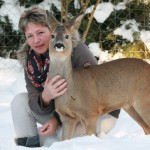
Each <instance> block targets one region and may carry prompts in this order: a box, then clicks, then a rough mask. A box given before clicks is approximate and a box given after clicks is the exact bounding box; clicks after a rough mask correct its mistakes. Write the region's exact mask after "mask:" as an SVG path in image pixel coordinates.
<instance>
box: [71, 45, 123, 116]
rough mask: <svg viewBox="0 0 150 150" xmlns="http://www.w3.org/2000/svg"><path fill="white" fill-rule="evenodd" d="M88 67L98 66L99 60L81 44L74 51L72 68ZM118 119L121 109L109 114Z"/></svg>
mask: <svg viewBox="0 0 150 150" xmlns="http://www.w3.org/2000/svg"><path fill="white" fill-rule="evenodd" d="M86 64H87V65H97V60H96V58H95V57H94V56H93V54H92V53H91V52H90V50H89V48H88V46H86V45H85V44H83V43H79V44H78V45H77V47H75V48H74V50H73V55H72V66H73V67H74V68H83V67H85V66H86ZM109 114H110V115H111V116H114V117H116V118H118V117H119V114H120V109H118V110H115V111H112V112H110V113H109Z"/></svg>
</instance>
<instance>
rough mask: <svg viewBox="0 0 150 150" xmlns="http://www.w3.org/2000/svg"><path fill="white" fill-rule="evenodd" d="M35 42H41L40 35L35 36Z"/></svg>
mask: <svg viewBox="0 0 150 150" xmlns="http://www.w3.org/2000/svg"><path fill="white" fill-rule="evenodd" d="M33 42H34V43H35V44H37V43H39V42H40V37H39V36H34V39H33Z"/></svg>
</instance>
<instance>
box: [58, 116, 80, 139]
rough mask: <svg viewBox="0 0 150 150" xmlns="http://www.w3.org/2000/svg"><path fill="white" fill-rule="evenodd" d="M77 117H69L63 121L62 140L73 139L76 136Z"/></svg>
mask: <svg viewBox="0 0 150 150" xmlns="http://www.w3.org/2000/svg"><path fill="white" fill-rule="evenodd" d="M78 122H79V121H78V120H76V119H67V120H65V121H64V122H63V123H62V138H61V140H66V139H71V138H73V137H74V134H75V130H76V126H77V124H78Z"/></svg>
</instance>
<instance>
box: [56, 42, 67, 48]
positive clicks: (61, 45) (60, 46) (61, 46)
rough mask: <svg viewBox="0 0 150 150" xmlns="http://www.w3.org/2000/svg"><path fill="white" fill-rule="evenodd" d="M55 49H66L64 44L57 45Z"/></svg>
mask: <svg viewBox="0 0 150 150" xmlns="http://www.w3.org/2000/svg"><path fill="white" fill-rule="evenodd" d="M54 48H58V49H59V48H65V46H64V44H63V43H56V44H55V46H54Z"/></svg>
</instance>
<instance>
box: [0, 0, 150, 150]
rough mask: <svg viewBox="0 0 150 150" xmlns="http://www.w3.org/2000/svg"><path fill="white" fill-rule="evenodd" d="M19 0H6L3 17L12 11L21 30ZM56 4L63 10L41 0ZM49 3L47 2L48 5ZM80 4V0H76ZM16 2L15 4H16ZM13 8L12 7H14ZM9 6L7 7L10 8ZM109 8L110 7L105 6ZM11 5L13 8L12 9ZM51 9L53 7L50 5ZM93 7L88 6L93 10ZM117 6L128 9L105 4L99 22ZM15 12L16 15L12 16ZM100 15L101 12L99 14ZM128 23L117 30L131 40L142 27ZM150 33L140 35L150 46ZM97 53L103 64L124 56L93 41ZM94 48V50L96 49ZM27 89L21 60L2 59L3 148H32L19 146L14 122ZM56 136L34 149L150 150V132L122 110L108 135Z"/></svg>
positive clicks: (0, 122)
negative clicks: (14, 109)
mask: <svg viewBox="0 0 150 150" xmlns="http://www.w3.org/2000/svg"><path fill="white" fill-rule="evenodd" d="M17 2H18V0H5V5H4V6H2V8H1V9H0V13H1V16H3V15H5V14H8V15H9V16H10V18H11V19H12V22H13V23H14V28H16V29H17V24H18V20H19V17H20V13H21V12H22V11H23V10H24V8H23V7H19V6H18V4H17ZM51 2H53V3H55V5H57V7H58V8H59V9H60V1H54V0H45V1H44V2H43V3H41V5H42V6H44V7H47V6H48V5H50V4H51ZM46 3H47V5H46ZM75 3H76V4H77V1H75ZM14 4H15V5H14ZM6 5H7V6H6ZM9 5H10V6H11V7H10V6H9ZM6 7H7V9H6ZM104 7H105V8H106V7H107V10H105V8H104ZM8 8H9V10H8ZM47 8H49V7H47ZM91 9H92V7H91V8H88V9H87V13H90V11H91ZM113 9H116V10H118V9H125V6H124V5H123V3H121V4H119V5H118V6H113V5H112V4H111V3H103V4H101V5H99V6H98V8H97V10H96V12H95V15H94V17H96V18H97V20H98V22H101V23H102V22H104V21H105V20H106V19H107V18H108V17H109V15H110V14H111V12H112V11H113ZM11 14H12V15H13V16H11ZM96 14H98V15H96ZM126 23H127V22H123V23H122V26H121V27H120V28H118V29H117V30H118V31H115V32H116V34H118V35H121V36H123V38H126V39H128V40H129V41H132V40H133V36H132V35H133V33H134V32H138V31H139V30H138V26H137V23H136V22H135V21H130V23H129V22H128V23H129V24H130V25H131V26H130V27H131V28H130V29H128V32H127V30H125V25H126ZM149 35H150V33H149V31H144V30H143V31H141V34H140V38H141V40H142V41H143V42H144V43H145V44H146V46H147V47H148V48H149V49H150V36H149ZM89 48H90V50H91V51H92V52H93V54H94V55H95V56H97V57H99V58H100V61H99V63H102V62H104V61H109V60H112V59H117V58H121V57H122V54H121V53H117V54H116V55H115V56H113V57H112V56H111V55H110V54H108V52H107V51H105V52H103V51H101V49H100V48H99V45H98V43H91V44H90V45H89ZM93 50H94V51H93ZM20 92H26V88H25V81H24V73H23V69H22V67H21V66H20V65H19V63H18V61H17V60H13V59H3V58H0V150H26V149H29V148H26V147H21V146H16V145H15V143H14V138H15V131H14V127H13V123H12V117H11V110H10V103H11V101H12V99H13V97H14V96H15V95H16V94H18V93H20ZM59 131H60V130H58V132H57V134H56V135H55V136H53V137H46V138H44V137H41V141H43V144H44V145H43V146H42V147H41V148H30V149H31V150H32V149H39V150H48V149H52V150H70V149H71V150H120V149H121V150H127V149H128V150H149V149H150V135H145V134H144V132H143V130H142V128H141V127H140V126H139V125H138V124H137V123H136V122H135V121H134V120H133V119H132V118H131V117H130V116H129V115H128V114H127V113H126V112H125V111H123V110H121V114H120V117H119V119H118V121H117V124H116V126H115V128H114V129H113V130H112V131H111V132H109V133H108V134H107V135H104V136H102V137H101V138H98V137H96V136H95V135H91V136H84V137H77V138H74V139H71V140H66V141H58V134H59Z"/></svg>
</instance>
